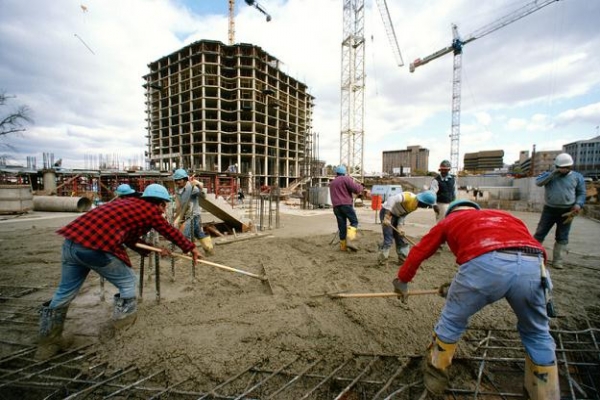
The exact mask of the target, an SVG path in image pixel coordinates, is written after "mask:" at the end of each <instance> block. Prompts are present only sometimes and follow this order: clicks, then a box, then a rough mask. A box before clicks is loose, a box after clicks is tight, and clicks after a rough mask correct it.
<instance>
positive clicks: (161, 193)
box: [142, 183, 171, 201]
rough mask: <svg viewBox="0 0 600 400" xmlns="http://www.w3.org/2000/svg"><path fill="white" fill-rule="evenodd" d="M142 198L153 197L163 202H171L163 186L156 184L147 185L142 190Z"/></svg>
mask: <svg viewBox="0 0 600 400" xmlns="http://www.w3.org/2000/svg"><path fill="white" fill-rule="evenodd" d="M142 197H154V198H157V199H161V200H164V201H171V196H169V192H167V189H166V188H165V187H164V186H163V185H159V184H158V183H153V184H151V185H148V186H147V187H146V189H145V190H144V193H143V194H142Z"/></svg>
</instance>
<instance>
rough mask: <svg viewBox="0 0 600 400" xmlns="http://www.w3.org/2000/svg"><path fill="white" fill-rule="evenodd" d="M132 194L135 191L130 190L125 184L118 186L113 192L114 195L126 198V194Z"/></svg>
mask: <svg viewBox="0 0 600 400" xmlns="http://www.w3.org/2000/svg"><path fill="white" fill-rule="evenodd" d="M133 193H135V190H133V189H132V188H131V186H129V185H128V184H126V183H123V184H121V185H119V186H118V187H117V190H115V194H116V195H117V196H126V195H128V194H133Z"/></svg>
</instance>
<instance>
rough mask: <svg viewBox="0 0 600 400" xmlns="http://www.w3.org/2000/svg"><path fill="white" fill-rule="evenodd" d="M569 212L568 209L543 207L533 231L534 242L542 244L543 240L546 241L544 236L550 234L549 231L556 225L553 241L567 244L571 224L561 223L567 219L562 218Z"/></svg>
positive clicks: (569, 209)
mask: <svg viewBox="0 0 600 400" xmlns="http://www.w3.org/2000/svg"><path fill="white" fill-rule="evenodd" d="M569 211H571V208H570V207H569V208H556V207H548V206H544V209H543V210H542V215H541V216H540V220H539V222H538V226H537V229H536V230H535V235H533V237H534V238H535V240H537V241H538V242H540V243H543V242H544V239H546V235H547V234H548V232H550V229H552V226H553V225H556V232H555V233H554V240H556V243H559V244H569V232H570V231H571V225H572V223H570V224H564V223H563V221H564V220H565V219H566V218H567V217H563V216H562V215H563V214H564V213H566V212H569Z"/></svg>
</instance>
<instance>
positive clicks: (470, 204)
mask: <svg viewBox="0 0 600 400" xmlns="http://www.w3.org/2000/svg"><path fill="white" fill-rule="evenodd" d="M462 207H470V208H474V209H476V210H481V207H480V206H479V204H477V203H475V202H474V201H471V200H454V201H453V202H452V203H450V205H449V206H448V210H447V211H446V216H448V214H450V213H451V212H452V211H456V210H457V209H458V208H462Z"/></svg>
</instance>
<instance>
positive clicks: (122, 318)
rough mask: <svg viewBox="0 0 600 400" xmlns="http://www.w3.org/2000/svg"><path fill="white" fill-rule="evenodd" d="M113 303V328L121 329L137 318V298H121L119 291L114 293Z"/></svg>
mask: <svg viewBox="0 0 600 400" xmlns="http://www.w3.org/2000/svg"><path fill="white" fill-rule="evenodd" d="M114 298H115V304H114V309H113V314H112V320H113V322H114V325H115V328H117V329H122V328H126V327H128V326H129V325H131V324H133V323H134V322H135V319H136V318H137V299H136V298H135V297H132V298H130V299H123V298H121V295H120V294H119V293H117V294H115V297H114Z"/></svg>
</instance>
